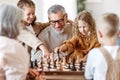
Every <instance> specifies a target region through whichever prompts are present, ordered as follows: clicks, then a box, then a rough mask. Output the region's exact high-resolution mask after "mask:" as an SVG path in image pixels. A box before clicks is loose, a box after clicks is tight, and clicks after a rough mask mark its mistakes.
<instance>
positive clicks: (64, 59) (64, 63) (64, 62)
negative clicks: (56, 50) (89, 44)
mask: <svg viewBox="0 0 120 80" xmlns="http://www.w3.org/2000/svg"><path fill="white" fill-rule="evenodd" d="M63 66H66V57H63Z"/></svg>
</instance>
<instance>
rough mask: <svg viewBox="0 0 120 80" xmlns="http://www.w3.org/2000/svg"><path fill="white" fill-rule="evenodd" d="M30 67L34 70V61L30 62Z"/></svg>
mask: <svg viewBox="0 0 120 80" xmlns="http://www.w3.org/2000/svg"><path fill="white" fill-rule="evenodd" d="M30 67H31V68H32V69H33V68H34V66H33V61H31V62H30Z"/></svg>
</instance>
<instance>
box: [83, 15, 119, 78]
mask: <svg viewBox="0 0 120 80" xmlns="http://www.w3.org/2000/svg"><path fill="white" fill-rule="evenodd" d="M118 27H119V18H118V16H117V15H116V14H114V13H106V14H104V15H103V16H102V17H101V18H100V20H99V21H98V23H97V36H98V40H99V42H100V43H101V45H102V50H101V48H94V49H92V50H91V51H90V52H89V54H88V59H87V63H86V68H85V78H86V79H89V80H92V79H93V80H108V76H109V77H110V75H108V74H109V73H108V72H109V70H110V68H111V65H109V63H108V60H109V59H110V58H106V57H111V60H113V61H114V60H115V59H116V57H118V56H119V54H117V53H118V52H117V51H118V49H119V46H118V45H116V37H117V32H118ZM103 50H104V51H105V52H106V54H107V56H105V55H104V54H105V52H104V51H103ZM117 55H118V56H117ZM118 59H119V58H118ZM119 60H120V59H119ZM108 65H109V66H108ZM115 65H116V64H115ZM113 66H114V65H113ZM119 66H120V65H119ZM111 69H113V68H111ZM113 71H114V70H113ZM118 71H119V68H118ZM110 73H111V72H110ZM114 74H116V72H115V73H114ZM117 77H119V76H117ZM109 80H110V79H109ZM112 80H115V78H113V79H112Z"/></svg>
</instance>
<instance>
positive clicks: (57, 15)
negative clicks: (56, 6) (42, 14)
mask: <svg viewBox="0 0 120 80" xmlns="http://www.w3.org/2000/svg"><path fill="white" fill-rule="evenodd" d="M63 16H64V14H63V13H62V12H61V11H58V12H57V13H51V14H49V18H50V19H55V18H63Z"/></svg>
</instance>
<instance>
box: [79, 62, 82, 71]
mask: <svg viewBox="0 0 120 80" xmlns="http://www.w3.org/2000/svg"><path fill="white" fill-rule="evenodd" d="M79 63H80V64H79V70H83V69H82V67H83V61H81V62H79Z"/></svg>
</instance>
